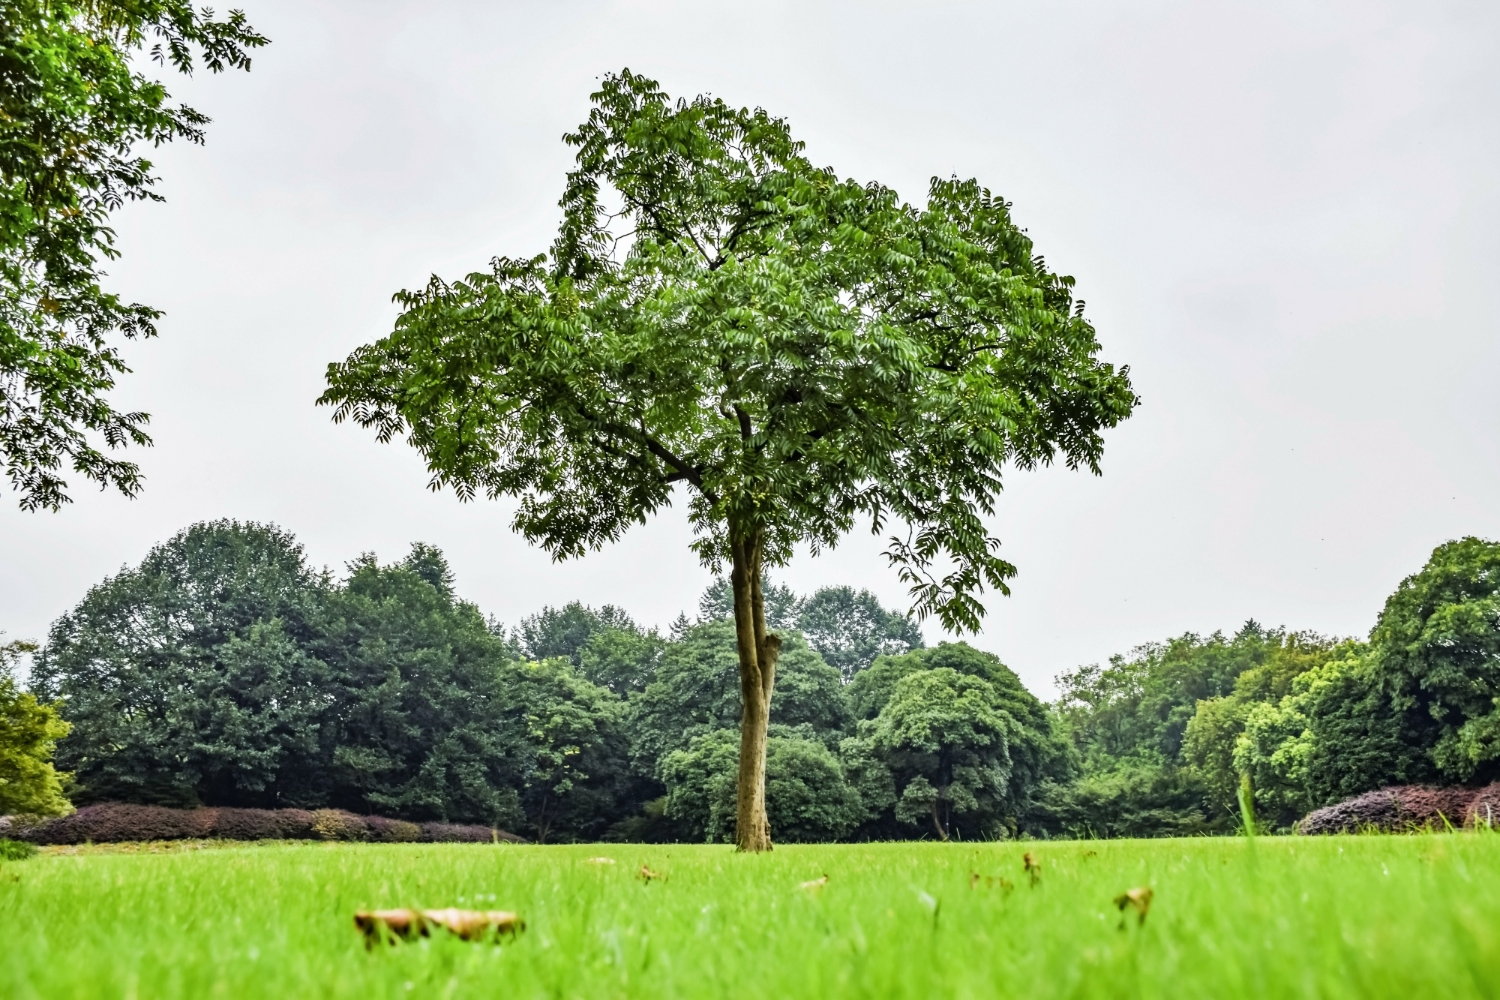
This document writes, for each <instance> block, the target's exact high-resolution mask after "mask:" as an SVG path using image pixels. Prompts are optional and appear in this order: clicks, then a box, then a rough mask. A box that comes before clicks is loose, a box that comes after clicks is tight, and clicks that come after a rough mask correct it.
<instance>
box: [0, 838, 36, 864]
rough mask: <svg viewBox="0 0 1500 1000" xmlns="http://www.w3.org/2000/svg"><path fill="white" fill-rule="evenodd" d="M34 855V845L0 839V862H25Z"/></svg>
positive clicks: (22, 841) (21, 841)
mask: <svg viewBox="0 0 1500 1000" xmlns="http://www.w3.org/2000/svg"><path fill="white" fill-rule="evenodd" d="M35 853H36V845H35V844H28V843H26V841H24V840H6V839H4V838H0V861H25V860H26V859H27V858H29V857H31V856H32V855H33V854H35Z"/></svg>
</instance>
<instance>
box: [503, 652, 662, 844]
mask: <svg viewBox="0 0 1500 1000" xmlns="http://www.w3.org/2000/svg"><path fill="white" fill-rule="evenodd" d="M504 683H505V687H506V689H507V694H508V696H509V698H510V700H511V701H512V702H513V703H515V704H516V705H518V706H521V710H522V712H523V713H524V718H525V725H526V735H527V739H528V741H529V743H530V744H531V747H532V753H533V754H534V755H535V763H534V764H533V765H532V767H531V768H530V769H529V771H530V773H528V774H527V775H526V777H525V782H524V787H523V791H522V794H521V804H522V807H523V808H524V809H525V811H526V819H527V823H528V825H529V826H530V828H531V830H532V831H533V832H534V833H535V834H536V839H537V842H538V843H545V842H546V841H547V840H549V839H553V838H555V837H556V836H557V835H559V834H561V835H564V836H568V837H597V835H598V834H599V832H600V831H602V830H603V829H604V827H606V826H608V825H609V823H610V821H611V820H612V819H614V817H615V816H616V815H617V814H618V813H619V812H621V811H622V807H624V805H625V803H626V802H627V800H628V799H629V798H630V795H631V792H632V789H633V785H634V782H633V780H632V775H631V772H630V763H629V746H628V740H627V737H626V733H625V727H624V721H625V705H624V703H623V702H621V701H620V699H619V698H617V697H615V696H614V695H613V694H611V693H610V692H609V691H608V690H607V689H605V688H602V687H599V686H597V685H595V684H591V683H589V682H588V681H587V680H584V679H583V678H582V677H580V676H579V675H578V672H577V671H576V670H575V669H574V668H573V666H572V664H570V663H568V662H567V661H566V660H563V659H554V660H542V661H540V662H535V661H533V662H530V663H516V664H512V665H511V666H510V667H509V668H508V669H507V670H506V673H505V678H504Z"/></svg>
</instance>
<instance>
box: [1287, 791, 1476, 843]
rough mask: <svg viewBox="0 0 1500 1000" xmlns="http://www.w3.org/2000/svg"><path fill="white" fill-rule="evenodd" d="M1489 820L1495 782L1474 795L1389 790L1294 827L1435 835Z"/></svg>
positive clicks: (1326, 811) (1303, 830) (1313, 831)
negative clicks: (1432, 832) (1429, 832)
mask: <svg viewBox="0 0 1500 1000" xmlns="http://www.w3.org/2000/svg"><path fill="white" fill-rule="evenodd" d="M1486 807H1488V808H1486ZM1491 816H1500V782H1497V783H1495V784H1492V785H1490V786H1489V787H1487V788H1478V789H1476V788H1429V787H1427V786H1424V785H1393V786H1391V787H1389V788H1382V789H1379V790H1378V791H1374V792H1366V793H1365V794H1363V795H1356V796H1355V797H1354V798H1352V799H1345V800H1344V801H1343V802H1336V803H1334V804H1333V805H1331V806H1324V807H1323V808H1322V809H1314V810H1313V811H1312V812H1310V813H1308V814H1307V815H1306V816H1305V817H1304V818H1303V820H1302V822H1301V823H1298V824H1297V832H1298V833H1304V834H1324V833H1359V832H1361V831H1364V830H1380V831H1384V832H1388V833H1394V832H1403V831H1407V830H1414V829H1421V828H1426V829H1433V830H1441V829H1444V828H1445V827H1447V826H1449V825H1451V826H1473V825H1475V823H1476V822H1480V823H1484V822H1489V821H1490V817H1491Z"/></svg>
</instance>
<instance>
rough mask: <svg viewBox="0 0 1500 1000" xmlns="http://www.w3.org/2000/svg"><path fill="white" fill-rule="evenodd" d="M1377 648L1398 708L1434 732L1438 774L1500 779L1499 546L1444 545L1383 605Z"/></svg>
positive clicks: (1373, 638) (1374, 635)
mask: <svg viewBox="0 0 1500 1000" xmlns="http://www.w3.org/2000/svg"><path fill="white" fill-rule="evenodd" d="M1370 645H1371V647H1372V649H1373V652H1374V654H1375V662H1376V666H1377V670H1378V675H1379V683H1380V687H1381V690H1382V692H1383V693H1384V694H1386V695H1387V696H1389V697H1390V699H1391V705H1392V707H1393V708H1394V709H1395V710H1397V711H1399V712H1401V713H1403V714H1404V715H1406V716H1407V717H1408V719H1409V720H1410V721H1409V723H1408V724H1409V725H1412V726H1421V727H1423V728H1426V729H1428V730H1429V731H1430V733H1431V735H1430V736H1429V737H1428V742H1429V745H1430V746H1431V755H1432V763H1433V765H1434V766H1435V767H1436V768H1437V770H1438V772H1439V773H1440V774H1442V776H1443V777H1444V778H1445V779H1447V780H1448V781H1456V782H1470V781H1472V782H1478V783H1483V782H1489V781H1493V780H1496V779H1497V778H1500V543H1496V542H1488V541H1484V540H1483V539H1479V538H1463V539H1459V540H1457V541H1452V542H1447V543H1445V544H1443V545H1439V546H1438V547H1437V548H1436V549H1434V550H1433V552H1432V555H1431V557H1430V558H1428V560H1427V564H1426V565H1425V566H1423V567H1422V570H1421V572H1419V573H1415V574H1413V575H1412V576H1409V577H1407V578H1406V579H1405V580H1402V581H1401V585H1400V586H1399V587H1398V588H1396V592H1395V593H1394V594H1392V595H1391V596H1390V598H1389V599H1387V600H1386V602H1385V608H1384V609H1383V610H1382V611H1381V613H1380V618H1379V620H1378V621H1377V622H1376V623H1375V629H1374V631H1373V632H1371V633H1370Z"/></svg>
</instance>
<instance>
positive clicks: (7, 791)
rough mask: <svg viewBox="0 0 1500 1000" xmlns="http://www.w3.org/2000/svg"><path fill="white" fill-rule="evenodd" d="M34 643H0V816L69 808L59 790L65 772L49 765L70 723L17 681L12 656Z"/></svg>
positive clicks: (33, 646)
mask: <svg viewBox="0 0 1500 1000" xmlns="http://www.w3.org/2000/svg"><path fill="white" fill-rule="evenodd" d="M34 652H36V644H35V643H30V642H20V641H14V642H7V643H3V644H0V816H8V815H15V814H22V815H30V816H57V815H61V814H63V813H66V812H68V811H70V810H71V808H72V806H71V805H70V804H69V803H68V800H67V797H66V796H65V795H64V793H63V781H64V779H65V778H66V777H67V776H66V775H60V774H58V773H57V770H56V768H54V767H53V766H52V754H53V751H54V750H55V749H56V748H57V741H58V740H60V739H62V738H63V737H64V736H66V735H68V730H69V729H70V728H71V727H70V726H69V725H68V724H67V723H66V722H64V721H63V720H62V719H61V718H60V717H59V716H58V712H57V706H56V705H46V704H43V703H41V702H39V701H37V699H36V696H35V695H33V694H32V693H31V692H29V691H22V690H21V689H20V687H19V686H18V685H17V683H16V676H15V668H16V663H17V661H18V660H19V659H20V658H21V657H22V656H24V655H25V654H27V653H34Z"/></svg>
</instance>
